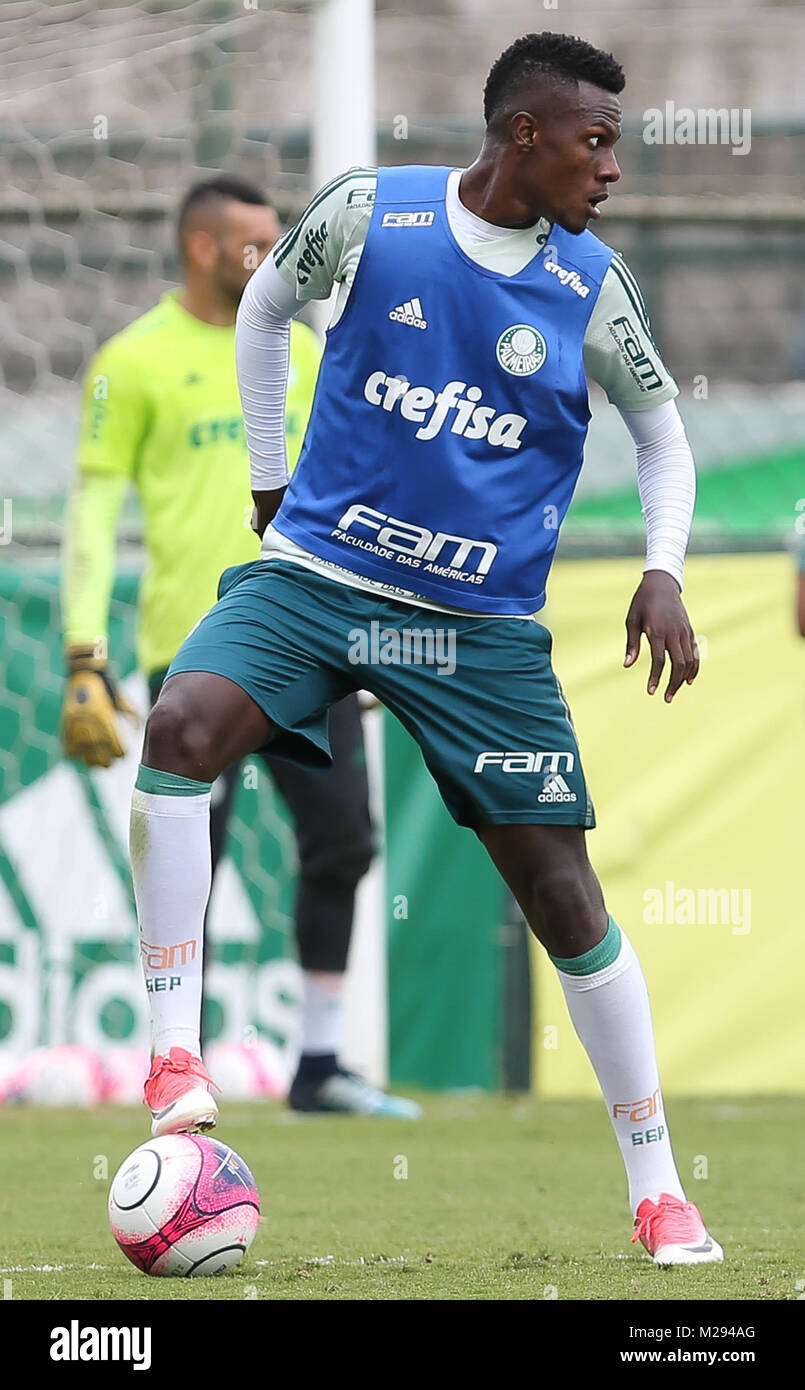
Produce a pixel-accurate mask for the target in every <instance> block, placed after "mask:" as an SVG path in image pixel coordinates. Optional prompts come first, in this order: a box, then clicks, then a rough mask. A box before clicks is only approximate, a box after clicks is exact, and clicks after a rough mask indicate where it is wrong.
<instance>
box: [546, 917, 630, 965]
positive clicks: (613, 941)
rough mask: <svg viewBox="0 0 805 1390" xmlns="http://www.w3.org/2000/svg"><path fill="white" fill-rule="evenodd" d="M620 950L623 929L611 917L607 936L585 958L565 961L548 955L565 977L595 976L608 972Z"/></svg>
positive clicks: (574, 957)
mask: <svg viewBox="0 0 805 1390" xmlns="http://www.w3.org/2000/svg"><path fill="white" fill-rule="evenodd" d="M620 948H621V929H620V927H619V926H618V924H617V922H616V921H615V919H614V917H610V918H609V921H608V923H607V929H606V933H605V935H604V936H603V937H602V938H601V940H600V941H599V942H598V945H597V946H593V947H592V948H591V950H589V951H585V952H584V955H583V956H570V957H568V959H567V960H563V958H562V957H561V956H551V954H550V951H549V952H548V955H549V956H550V959H551V960H552V961H553V963H554V965H555V966H556V968H557V970H561V971H562V972H563V974H565V975H594V974H595V973H596V971H598V970H606V968H607V966H608V965H611V964H612V962H613V960H617V957H618V952H619V951H620Z"/></svg>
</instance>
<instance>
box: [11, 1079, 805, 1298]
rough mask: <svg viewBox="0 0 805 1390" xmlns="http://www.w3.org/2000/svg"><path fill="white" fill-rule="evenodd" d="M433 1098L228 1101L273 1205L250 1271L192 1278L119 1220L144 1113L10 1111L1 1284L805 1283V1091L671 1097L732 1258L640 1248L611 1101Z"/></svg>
mask: <svg viewBox="0 0 805 1390" xmlns="http://www.w3.org/2000/svg"><path fill="white" fill-rule="evenodd" d="M422 1099H423V1102H424V1105H425V1118H424V1120H422V1121H421V1122H419V1123H410V1122H409V1123H405V1122H403V1121H397V1120H368V1119H353V1118H348V1117H333V1118H327V1117H318V1116H311V1117H297V1116H294V1115H291V1114H290V1113H288V1112H287V1111H286V1110H284V1109H283V1108H280V1107H277V1106H273V1105H263V1104H254V1105H248V1106H247V1105H238V1106H235V1105H227V1104H226V1102H225V1101H224V1105H223V1107H222V1121H221V1123H220V1124H219V1128H218V1129H217V1130H216V1131H215V1133H216V1136H219V1137H220V1138H222V1139H224V1140H226V1141H227V1142H228V1143H230V1144H232V1146H233V1147H234V1148H235V1149H236V1150H238V1152H240V1153H241V1154H242V1155H243V1157H244V1158H245V1159H246V1161H247V1163H248V1164H249V1165H250V1167H251V1168H252V1170H253V1172H254V1174H255V1177H256V1179H257V1182H258V1185H259V1187H260V1192H261V1196H262V1207H263V1218H262V1221H261V1225H260V1229H259V1232H258V1234H257V1237H256V1239H255V1242H254V1245H253V1246H252V1249H251V1251H250V1253H249V1255H248V1256H247V1258H246V1260H245V1261H244V1263H243V1264H242V1265H241V1266H239V1267H238V1268H237V1269H236V1270H233V1271H231V1272H230V1273H229V1274H227V1275H224V1276H222V1277H220V1278H217V1279H184V1280H182V1279H148V1278H146V1277H145V1276H144V1275H142V1274H140V1273H139V1272H138V1271H137V1270H136V1269H135V1268H134V1266H133V1265H130V1264H129V1263H128V1261H127V1260H126V1259H125V1258H124V1256H123V1255H122V1254H121V1253H120V1251H119V1250H118V1249H117V1246H116V1245H115V1244H114V1241H113V1240H112V1237H111V1235H110V1233H109V1229H108V1225H107V1219H106V1197H107V1192H108V1188H109V1181H110V1180H111V1177H112V1176H113V1175H114V1172H115V1171H116V1169H117V1167H118V1165H119V1164H120V1163H121V1162H122V1160H123V1159H124V1158H125V1157H126V1156H127V1154H128V1153H129V1152H130V1151H131V1150H132V1149H134V1148H136V1147H137V1145H138V1144H140V1143H142V1142H144V1140H145V1139H147V1137H148V1129H147V1123H146V1116H145V1112H144V1111H142V1110H140V1111H137V1112H134V1111H128V1110H115V1109H106V1110H98V1111H93V1112H87V1113H79V1112H77V1111H57V1110H54V1111H48V1112H45V1111H42V1110H33V1109H19V1110H5V1111H3V1112H1V1113H0V1131H1V1132H2V1146H1V1148H0V1279H2V1280H3V1281H10V1284H9V1283H6V1282H4V1283H3V1284H0V1289H1V1290H3V1291H4V1292H5V1296H6V1297H11V1298H13V1299H37V1300H39V1299H62V1298H78V1299H90V1300H94V1299H193V1300H197V1299H245V1298H248V1299H273V1300H285V1299H296V1300H298V1299H302V1300H304V1299H314V1300H326V1299H333V1300H339V1299H340V1300H355V1299H360V1300H363V1299H366V1300H384V1299H416V1300H428V1299H440V1300H444V1299H447V1300H465V1299H469V1300H490V1299H492V1300H520V1299H546V1298H560V1299H601V1300H606V1299H628V1300H669V1299H670V1300H687V1299H704V1300H709V1299H735V1300H780V1299H783V1300H786V1299H796V1298H798V1297H800V1296H801V1292H802V1290H803V1289H804V1288H805V1284H803V1283H800V1285H799V1289H798V1287H797V1281H798V1280H799V1281H803V1280H805V1252H803V1248H802V1242H801V1234H798V1232H799V1233H801V1230H802V1226H803V1216H804V1215H805V1199H804V1198H803V1193H802V1187H801V1184H800V1182H799V1173H798V1165H797V1164H796V1163H795V1162H794V1156H795V1155H796V1154H797V1153H801V1152H802V1151H803V1147H805V1107H803V1106H802V1103H801V1102H800V1101H798V1100H796V1099H793V1098H782V1099H779V1098H778V1099H773V1098H763V1099H746V1100H736V1099H735V1098H731V1099H729V1100H720V1101H712V1102H704V1101H699V1100H697V1101H674V1100H672V1101H670V1103H669V1113H670V1120H671V1124H672V1125H673V1131H674V1136H675V1145H676V1155H677V1160H678V1163H679V1167H680V1171H681V1173H682V1176H683V1181H685V1182H686V1184H687V1187H688V1194H689V1196H690V1197H691V1198H692V1199H693V1200H694V1201H696V1202H697V1203H698V1204H699V1206H700V1207H701V1209H702V1212H703V1215H704V1218H705V1221H706V1222H707V1224H708V1225H709V1226H710V1229H711V1230H712V1232H713V1234H714V1235H715V1237H716V1239H717V1240H719V1241H720V1242H721V1244H722V1245H723V1246H724V1253H725V1263H724V1264H723V1265H707V1266H704V1267H698V1268H692V1269H673V1270H660V1269H657V1268H656V1267H655V1266H654V1265H652V1264H651V1262H650V1261H649V1260H648V1257H647V1256H646V1255H645V1254H644V1253H643V1251H642V1247H637V1246H635V1245H631V1244H630V1243H629V1237H630V1234H631V1222H630V1217H629V1212H628V1209H627V1206H626V1202H625V1183H624V1179H623V1175H622V1170H621V1166H620V1161H619V1157H618V1154H617V1149H616V1146H615V1143H614V1139H613V1137H612V1133H611V1130H610V1128H609V1124H608V1121H607V1117H606V1114H605V1112H604V1109H603V1106H602V1105H601V1104H600V1103H596V1102H583V1101H580V1102H574V1103H569V1102H541V1101H538V1100H535V1099H531V1098H529V1099H524V1100H523V1099H520V1100H504V1099H500V1098H489V1097H475V1096H468V1095H459V1096H454V1097H449V1098H445V1097H438V1098H434V1097H432V1096H426V1097H423V1098H422ZM694 1165H695V1168H696V1170H698V1171H699V1172H703V1171H704V1170H705V1165H706V1171H707V1174H708V1176H707V1178H706V1179H700V1180H699V1181H696V1180H694V1179H693V1173H694ZM406 1172H407V1176H403V1175H404V1174H405V1173H406ZM395 1175H397V1176H395Z"/></svg>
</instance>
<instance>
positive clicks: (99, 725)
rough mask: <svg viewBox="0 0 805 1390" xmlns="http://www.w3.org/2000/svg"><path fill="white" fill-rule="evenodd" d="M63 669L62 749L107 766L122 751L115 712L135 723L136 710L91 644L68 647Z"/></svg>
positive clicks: (136, 721) (71, 755) (92, 762)
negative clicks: (66, 673) (65, 683)
mask: <svg viewBox="0 0 805 1390" xmlns="http://www.w3.org/2000/svg"><path fill="white" fill-rule="evenodd" d="M67 672H68V677H67V690H66V693H65V696H64V705H63V707H62V720H61V733H62V743H63V745H64V751H65V753H66V755H67V757H68V758H80V759H81V760H82V762H85V763H86V764H87V765H88V766H89V767H109V765H110V763H111V762H112V760H113V759H114V758H122V757H123V755H124V753H125V751H126V750H125V748H124V747H123V744H122V743H121V740H120V734H119V732H118V725H117V715H118V714H125V715H127V716H128V717H129V718H131V719H133V720H134V723H135V724H137V723H138V722H139V720H138V716H137V711H136V710H135V708H134V706H133V705H131V704H129V702H128V700H127V699H126V697H125V695H123V694H122V693H121V691H120V690H119V689H118V687H117V684H116V682H115V681H114V680H113V679H112V677H111V676H110V674H109V672H108V670H107V667H106V660H105V658H104V657H100V656H97V655H96V649H95V648H94V647H92V646H89V645H87V646H73V647H68V649H67Z"/></svg>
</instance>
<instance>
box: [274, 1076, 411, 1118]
mask: <svg viewBox="0 0 805 1390" xmlns="http://www.w3.org/2000/svg"><path fill="white" fill-rule="evenodd" d="M288 1104H289V1105H290V1107H291V1109H292V1110H302V1111H306V1112H308V1113H313V1112H319V1113H322V1112H328V1113H330V1114H339V1115H378V1116H383V1117H385V1118H387V1119H393V1120H418V1119H419V1118H420V1117H421V1115H422V1108H421V1106H419V1105H417V1104H416V1101H413V1100H406V1099H405V1098H404V1097H403V1096H389V1095H386V1092H385V1091H380V1090H378V1088H377V1087H376V1086H371V1085H370V1084H369V1082H368V1081H364V1079H363V1077H362V1076H356V1075H355V1073H354V1072H351V1071H344V1069H343V1068H342V1067H336V1068H335V1069H334V1070H333V1071H331V1072H330V1073H329V1075H327V1076H323V1077H321V1078H319V1079H306V1078H305V1076H304V1073H303V1074H302V1075H301V1076H300V1075H299V1074H297V1075H296V1076H295V1077H294V1080H293V1084H292V1085H291V1089H290V1092H289V1094H288Z"/></svg>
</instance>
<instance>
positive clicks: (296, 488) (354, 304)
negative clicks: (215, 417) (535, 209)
mask: <svg viewBox="0 0 805 1390" xmlns="http://www.w3.org/2000/svg"><path fill="white" fill-rule="evenodd" d="M451 172H452V171H451V170H450V169H446V168H433V167H430V166H406V167H403V168H394V169H380V170H378V183H377V198H376V202H375V207H374V210H373V213H372V218H371V222H370V226H369V232H368V236H367V239H366V244H365V246H364V249H363V253H362V255H361V259H360V263H359V265H358V270H357V273H356V276H355V281H354V284H353V286H352V289H351V290H350V295H349V299H348V300H347V305H346V308H345V310H344V313H343V315H342V317H341V319H340V320H339V322H338V323H337V324H336V325H335V327H334V328H331V329H330V331H329V332H328V334H327V345H326V349H325V352H324V357H323V360H322V366H321V370H320V373H319V380H318V385H317V387H316V396H315V401H314V406H313V412H312V415H311V419H310V423H309V425H308V429H307V434H306V436H305V442H304V445H303V448H302V452H301V455H300V459H299V463H298V464H297V467H296V470H295V472H294V475H293V478H292V480H291V483H290V486H289V488H288V491H287V493H286V495H285V497H284V499H283V503H282V506H281V508H280V510H279V512H278V514H277V516H276V518H275V521H274V524H275V526H276V527H277V529H278V530H279V531H281V532H282V533H283V535H286V536H288V537H289V538H290V539H291V540H293V541H296V542H297V544H298V545H300V546H303V547H304V548H305V549H306V550H309V551H312V552H313V554H315V555H319V556H321V557H322V558H323V559H326V560H332V561H334V562H335V563H336V564H339V565H342V566H344V568H346V569H348V570H351V571H353V572H354V573H356V574H360V575H364V576H365V577H366V578H369V579H375V580H380V581H381V582H385V583H388V584H393V585H395V586H397V587H399V588H405V589H411V590H413V591H414V592H415V593H419V594H422V595H423V596H426V597H429V598H432V599H434V600H435V601H437V602H440V603H445V604H449V605H451V606H456V607H459V608H466V609H470V610H472V611H476V612H478V613H520V614H527V613H533V612H535V611H536V610H537V609H538V608H540V607H541V606H542V604H543V603H544V601H545V581H546V578H547V575H548V571H549V569H550V566H551V561H552V559H553V554H554V551H555V549H556V542H557V538H558V533H559V527H560V525H561V523H562V520H563V518H564V516H565V513H566V511H567V508H568V506H569V504H570V499H571V497H572V495H573V489H574V487H575V485H576V480H577V478H578V475H579V471H580V469H581V465H582V458H583V449H584V440H585V437H586V434H587V426H588V422H589V419H590V411H589V406H588V400H587V380H586V377H585V373H584V364H583V359H582V350H583V344H584V335H585V333H586V330H587V325H588V323H589V320H590V315H591V313H592V309H593V305H594V304H595V301H596V299H597V298H598V294H599V292H600V289H601V285H602V283H603V280H604V276H605V275H606V272H607V269H608V267H609V263H610V261H611V259H612V255H613V252H612V251H611V250H610V249H609V247H606V246H604V245H603V243H602V242H600V241H599V240H598V238H597V237H595V236H593V234H592V233H591V232H582V234H581V235H580V236H573V235H571V234H570V233H569V232H564V231H562V229H561V228H559V227H556V226H554V227H553V228H552V229H551V232H550V235H549V237H548V240H547V242H546V243H545V244H544V245H541V244H540V243H541V240H542V239H541V238H540V237H538V235H537V230H536V228H535V231H534V247H535V254H534V257H533V259H532V260H531V261H529V263H528V265H526V266H525V267H524V269H523V270H521V271H520V272H519V274H517V275H513V276H506V275H501V274H499V273H497V272H495V271H490V270H485V269H484V268H483V267H482V266H479V265H478V264H477V263H476V262H474V261H473V260H471V259H470V257H468V256H466V255H465V254H464V252H463V251H462V250H461V248H460V246H459V245H458V243H457V242H456V240H455V238H454V236H453V234H452V232H451V231H450V227H449V224H448V221H447V215H446V211H445V191H446V186H447V179H448V176H449V174H450V173H451Z"/></svg>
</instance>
